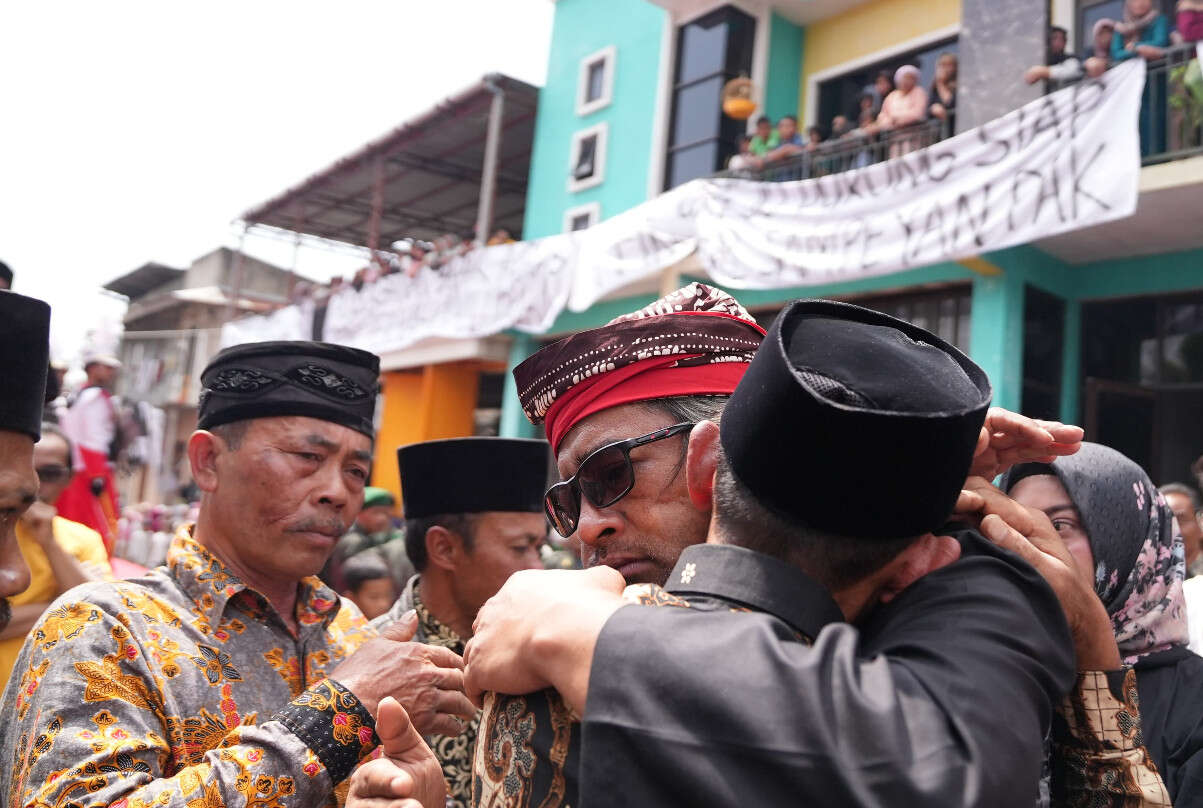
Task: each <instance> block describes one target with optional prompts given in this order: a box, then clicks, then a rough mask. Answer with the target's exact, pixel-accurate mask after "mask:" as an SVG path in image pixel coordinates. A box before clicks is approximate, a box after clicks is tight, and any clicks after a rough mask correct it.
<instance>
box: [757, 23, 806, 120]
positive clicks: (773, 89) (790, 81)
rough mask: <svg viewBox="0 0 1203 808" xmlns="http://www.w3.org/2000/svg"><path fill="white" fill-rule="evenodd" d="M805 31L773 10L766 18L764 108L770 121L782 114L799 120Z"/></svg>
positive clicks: (760, 112)
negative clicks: (766, 41) (766, 54)
mask: <svg viewBox="0 0 1203 808" xmlns="http://www.w3.org/2000/svg"><path fill="white" fill-rule="evenodd" d="M805 33H806V32H805V29H803V28H801V27H800V26H797V25H794V24H793V23H792V22H790V21H789V20H787V19H785V18H784V17H782V16H781V15H780V14H778V13H777V12H776V11H774V12H773V15H772V17H771V18H770V19H769V69H768V78H767V79H766V81H765V88H764V109H763V110H758V111H757V114H758V115H768V116H769V117H770V118H772V119H773V120H774V121H775V120H777V119H778V118H780V117H781V116H782V115H794V116H796V117H797V118H799V119H801V117H802V116H801V114H800V113H801V112H802V111H801V110H800V109H798V97H799V95H800V94H801V81H802V42H803V40H804V38H805Z"/></svg>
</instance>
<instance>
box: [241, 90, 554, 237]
mask: <svg viewBox="0 0 1203 808" xmlns="http://www.w3.org/2000/svg"><path fill="white" fill-rule="evenodd" d="M495 90H496V91H500V92H501V93H503V94H504V95H503V101H502V104H503V106H502V109H503V113H502V116H501V124H500V127H501V128H500V132H501V137H500V145H499V152H498V161H497V162H498V166H499V168H498V173H497V183H496V188H497V192H496V197H495V200H496V202H495V206H494V213H493V217H492V218H493V227H494V228H498V227H504V228H505V229H507V230H509V231H510V233H511V234H512V235H513V237H514V238H520V237H521V232H522V219H523V215H524V213H525V210H526V184H527V176H528V174H529V173H530V155H531V145H532V143H533V142H534V135H535V110H536V107H537V104H538V96H539V91H538V88H536V87H533V86H531V85H529V84H527V83H525V82H522V81H518V80H517V79H513V78H510V77H508V76H503V75H500V74H491V75H489V76H485V77H484V78H482V79H481V80H480V81H479V82H477V83H476V84H473V85H472V86H471V87H468V88H467V89H465V90H463V91H462V92H460V93H457V94H456V95H453V96H451V97H450V98H447V99H446V100H445V101H442V102H441V103H439V104H437V105H435V107H434V108H433V109H431V110H429V111H428V112H426V113H424V114H422V115H419V116H418V117H417V118H414V119H413V120H410V121H407V122H406V123H404V124H402V125H400V126H398V127H397V128H396V129H394V130H393V131H391V132H389V133H388V134H386V135H384V136H383V137H381V138H379V139H377V140H374V141H372V142H370V143H368V144H367V145H365V146H363V147H362V148H360V149H359V150H358V151H356V152H354V153H352V154H350V155H348V156H346V157H344V158H342V159H340V160H338V161H336V162H335V163H334V164H333V165H331V166H329V167H327V168H325V169H323V170H322V171H319V172H318V173H317V174H314V175H313V176H312V177H310V178H309V179H307V180H305V181H304V182H302V183H301V184H299V185H297V186H295V187H293V188H290V189H288V190H287V191H284V192H283V193H281V194H280V195H278V196H276V197H275V198H273V199H270V200H268V201H267V202H264V203H263V204H261V205H258V206H256V207H254V208H252V209H251V210H248V211H247V212H246V213H245V214H243V216H242V219H243V221H244V222H245V223H246V224H247V225H252V226H253V225H260V226H266V227H273V228H278V229H281V230H290V231H293V232H297V233H303V234H307V235H312V236H318V237H320V238H326V239H333V240H335V241H341V242H345V243H347V244H353V245H356V246H360V247H367V246H371V245H372V244H373V242H374V243H375V245H376V246H377V247H379V248H382V249H383V248H387V247H388V245H390V244H391V243H393V242H395V241H399V240H402V239H407V238H414V239H420V240H424V241H433V240H434V239H435V238H437V237H439V236H441V235H444V234H446V233H454V234H457V235H460V236H466V235H468V234H470V233H472V232H473V230H474V228H475V225H476V219H477V205H478V202H479V199H480V193H481V181H482V169H483V165H484V162H485V143H486V140H487V135H488V125H489V110H490V107H491V106H492V103H493V99H494V95H495ZM377 199H378V200H379V203H380V204H379V220H378V227H379V229H378V231H376V232H375V233H374V232H373V226H374V222H373V215H372V214H373V202H374V201H376V200H377ZM374 236H375V237H374Z"/></svg>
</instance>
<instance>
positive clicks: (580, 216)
mask: <svg viewBox="0 0 1203 808" xmlns="http://www.w3.org/2000/svg"><path fill="white" fill-rule="evenodd" d="M599 221H601V203H600V202H590V203H589V204H588V205H578V206H577V207H575V208H569V209H568V210H566V211H564V232H565V233H574V232H576V231H577V230H584V229H585V228H588V227H593V225H595V224H597V223H598V222H599Z"/></svg>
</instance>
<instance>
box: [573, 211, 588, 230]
mask: <svg viewBox="0 0 1203 808" xmlns="http://www.w3.org/2000/svg"><path fill="white" fill-rule="evenodd" d="M591 218H592V217H591V216H590V215H589V214H588V213H578V214H577V215H576V216H573V217H572V222H571V224H570V225H569V227H568V230H569V232H574V231H576V230H584V229H585V228H587V227H589V220H590V219H591Z"/></svg>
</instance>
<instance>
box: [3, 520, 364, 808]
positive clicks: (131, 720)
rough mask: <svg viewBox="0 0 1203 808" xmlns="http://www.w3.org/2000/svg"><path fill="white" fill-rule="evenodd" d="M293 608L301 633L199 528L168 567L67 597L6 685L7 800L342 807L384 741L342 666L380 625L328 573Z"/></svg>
mask: <svg viewBox="0 0 1203 808" xmlns="http://www.w3.org/2000/svg"><path fill="white" fill-rule="evenodd" d="M295 618H296V622H297V626H298V631H297V634H296V635H295V636H294V635H293V634H292V632H291V631H290V630H289V629H288V628H287V627H286V625H285V623H284V621H283V620H282V619H281V618H280V616H279V614H277V613H276V611H275V610H274V609H273V608H272V606H271V605H270V603H268V601H267V600H266V599H265V598H264V597H263V596H262V595H260V594H259V593H258V592H255V591H254V590H252V589H250V588H249V587H247V586H246V585H244V584H243V583H242V582H241V581H240V580H239V579H238V578H236V577H235V576H234V575H233V574H232V573H231V572H230V570H229V569H228V568H227V567H226V566H225V565H224V564H223V563H222V562H221V561H220V560H219V559H218V558H217V557H215V556H214V555H212V554H211V553H209V552H208V551H207V550H206V549H205V548H203V547H202V546H200V545H199V544H197V543H196V542H195V541H193V539H192V537H191V530H190V528H185V529H183V530H181V532H180V533H179V534H178V535H177V536H176V538H175V541H174V542H173V543H172V547H171V550H170V552H169V554H168V558H167V564H166V566H163V567H159V568H157V569H155V570H152V571H150V572H149V573H147V574H146V575H145V576H143V577H141V578H138V579H135V580H131V581H117V582H111V583H110V582H105V583H92V584H86V585H84V586H80V587H76V588H75V589H72V590H70V591H69V592H67V593H65V594H64V595H62V596H61V597H60V598H59V599H58V600H57V601H55V602H54V603H53V604H52V605H51V607H50V609H49V610H48V611H47V613H46V614H45V615H44V616H43V617H42V619H41V620H40V621H39V622H38V624H37V625H36V626H35V627H34V629H33V631H32V633H31V634H30V637H29V639H28V640H27V641H26V643H25V646H24V648H23V649H22V651H21V654H20V656H19V657H18V660H17V664H16V667H15V669H14V672H13V676H12V679H11V680H10V681H9V685H8V689H7V690H6V691H5V693H4V706H5V711H6V715H5V718H6V720H5V721H4V723H3V726H2V727H0V803H3V804H4V805H7V806H21V807H22V808H49V807H50V806H54V807H55V808H58V807H59V806H63V808H66V807H67V806H84V805H86V806H109V807H110V808H149V807H150V806H152V805H153V806H159V807H161V808H218V806H235V805H237V806H243V805H248V806H249V805H254V806H257V807H258V808H277V807H279V808H287V807H288V806H302V805H304V806H315V805H334V804H336V803H337V802H338V800H337V798H336V797H335V793H334V792H335V788H336V787H337V786H338V785H339V783H340V782H342V781H343V780H344V779H345V778H346V777H347V775H348V774H349V773H350V770H351V768H353V767H354V765H355V764H356V762H357V761H358V760H360V759H362V758H363V757H364V756H366V754H367V753H368V752H370V750H371V749H372V748H373V747H374V746H375V745H376V738H375V732H374V724H373V722H372V717H371V716H370V715H369V714H368V713H367V711H366V710H365V709H364V708H363V706H362V705H361V704H360V703H359V701H358V700H357V699H356V698H355V697H354V696H353V695H352V694H351V693H350V691H348V690H346V689H345V688H344V687H342V686H341V685H340V684H338V683H337V682H334V681H332V680H331V679H329V678H328V674H329V672H330V671H331V670H332V669H333V668H334V667H335V666H336V665H337V664H338V663H339V662H340V661H341V660H342V659H343V658H344V657H346V656H347V655H348V654H350V653H351V652H352V651H354V650H355V649H356V648H357V647H358V646H359V645H360V644H362V643H363V642H364V641H366V640H367V639H368V638H369V637H371V636H373V635H374V632H372V631H371V630H370V629H369V628H368V626H367V623H366V621H365V620H364V618H363V616H362V615H361V614H360V613H359V610H358V609H356V608H355V607H354V606H353V605H350V604H349V603H347V602H345V601H340V599H339V597H338V596H337V595H336V594H334V592H333V591H331V590H330V589H328V588H326V587H325V586H324V585H322V583H321V582H320V581H319V580H318V579H317V578H307V579H305V580H304V581H303V582H302V583H301V584H300V586H299V590H298V598H297V606H296V613H295Z"/></svg>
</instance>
